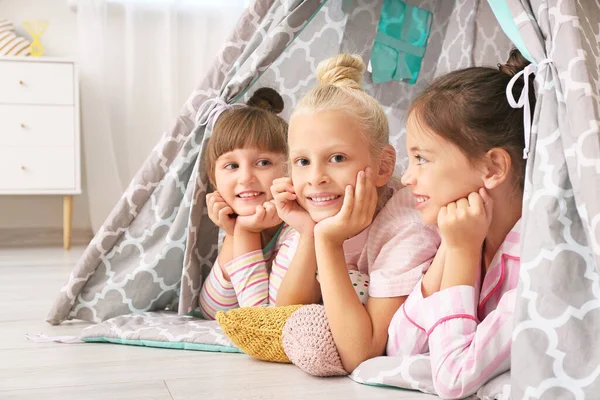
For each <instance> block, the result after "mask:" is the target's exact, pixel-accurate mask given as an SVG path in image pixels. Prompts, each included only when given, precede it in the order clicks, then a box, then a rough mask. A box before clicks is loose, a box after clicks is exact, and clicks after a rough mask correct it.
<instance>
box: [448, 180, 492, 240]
mask: <svg viewBox="0 0 600 400" xmlns="http://www.w3.org/2000/svg"><path fill="white" fill-rule="evenodd" d="M492 209H493V201H492V198H491V197H490V196H489V194H488V193H487V191H486V190H485V189H483V188H481V189H479V192H473V193H470V194H469V196H468V197H466V198H462V199H459V200H458V201H455V202H452V203H450V204H448V205H447V206H445V207H442V208H441V209H440V211H439V213H438V218H437V222H438V228H439V230H440V234H441V236H442V240H443V241H444V243H445V244H446V246H447V247H449V248H461V249H479V250H480V249H481V246H482V245H483V241H484V240H485V237H486V235H487V233H488V229H489V227H490V224H491V222H492Z"/></svg>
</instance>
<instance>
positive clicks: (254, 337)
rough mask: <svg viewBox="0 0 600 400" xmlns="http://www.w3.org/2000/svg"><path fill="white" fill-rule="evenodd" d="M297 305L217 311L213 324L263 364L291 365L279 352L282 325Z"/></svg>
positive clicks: (296, 308)
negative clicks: (268, 362) (217, 323)
mask: <svg viewBox="0 0 600 400" xmlns="http://www.w3.org/2000/svg"><path fill="white" fill-rule="evenodd" d="M300 307H302V306H301V305H294V306H286V307H273V308H264V307H247V308H236V309H233V310H229V311H227V312H226V313H224V312H222V311H219V312H218V313H217V316H216V317H217V321H218V322H219V324H220V325H221V328H222V329H223V332H225V334H226V335H227V336H228V337H229V339H231V341H232V342H233V343H234V344H235V345H236V346H237V347H239V348H240V350H242V351H243V352H244V353H246V354H248V355H249V356H252V357H256V358H258V359H260V360H264V361H273V362H280V363H291V361H290V359H289V358H288V356H286V354H285V352H284V351H283V344H282V332H283V326H284V325H285V323H286V321H287V320H288V319H289V318H290V316H291V315H292V314H293V313H294V312H295V311H296V310H298V309H299V308H300Z"/></svg>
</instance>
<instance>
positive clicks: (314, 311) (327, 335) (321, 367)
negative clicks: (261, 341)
mask: <svg viewBox="0 0 600 400" xmlns="http://www.w3.org/2000/svg"><path fill="white" fill-rule="evenodd" d="M282 341H283V349H284V351H285V354H286V355H287V356H288V357H289V359H290V361H291V362H292V363H293V364H294V365H296V366H297V367H298V368H300V369H301V370H303V371H304V372H306V373H308V374H310V375H314V376H344V375H348V372H346V370H345V369H344V367H343V366H342V360H341V358H340V355H339V353H338V350H337V347H336V346H335V342H334V341H333V335H332V333H331V329H329V323H328V322H327V316H326V315H325V307H324V306H322V305H319V304H313V305H309V306H303V307H301V308H300V309H299V310H298V311H296V312H295V313H294V314H292V316H291V317H290V318H289V319H288V321H287V322H286V323H285V325H284V327H283V340H282Z"/></svg>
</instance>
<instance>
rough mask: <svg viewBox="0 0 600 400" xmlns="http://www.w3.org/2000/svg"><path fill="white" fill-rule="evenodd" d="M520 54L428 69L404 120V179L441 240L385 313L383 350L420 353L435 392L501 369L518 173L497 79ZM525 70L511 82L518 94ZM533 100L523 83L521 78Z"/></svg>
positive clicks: (512, 119) (512, 131)
mask: <svg viewBox="0 0 600 400" xmlns="http://www.w3.org/2000/svg"><path fill="white" fill-rule="evenodd" d="M528 64H529V62H528V61H527V60H525V58H523V56H522V55H521V54H520V53H519V52H518V51H517V50H513V51H512V52H511V54H510V58H509V60H508V62H507V64H505V65H500V66H499V70H498V69H493V68H483V67H474V68H467V69H463V70H459V71H455V72H451V73H449V74H447V75H444V76H442V77H440V78H438V79H436V80H435V81H434V82H433V83H431V85H430V86H429V87H428V88H427V89H426V90H425V91H424V92H423V93H422V94H421V95H420V96H419V97H418V98H417V99H416V100H415V101H414V102H413V104H412V105H411V108H410V111H409V116H408V120H407V126H406V128H407V138H406V148H407V151H408V154H409V157H410V163H409V167H408V169H407V171H406V173H405V174H404V176H403V177H402V183H403V184H404V185H406V186H408V187H409V188H410V189H412V192H413V195H414V196H416V198H417V201H418V207H419V211H420V212H421V215H422V217H423V220H424V222H425V223H428V224H435V225H437V227H438V229H439V232H440V235H441V238H442V243H441V246H440V249H439V251H438V253H437V255H436V257H435V260H434V261H433V264H432V265H431V268H429V270H428V271H427V273H426V274H425V276H424V277H423V279H422V280H421V281H420V282H419V283H418V284H417V285H416V286H415V288H414V290H413V292H412V293H411V294H410V296H408V299H407V300H406V302H405V303H404V304H403V305H402V307H401V308H400V310H398V312H397V313H396V315H395V316H394V318H393V320H392V322H391V324H390V328H389V341H388V344H387V353H388V355H391V356H399V355H414V354H426V353H428V354H429V355H430V358H431V371H432V376H433V383H434V387H435V390H436V392H437V394H438V395H439V396H440V397H442V398H463V397H467V396H469V395H471V394H473V393H476V392H477V390H478V389H479V388H480V387H481V386H482V385H483V384H484V383H485V382H487V381H488V380H490V379H491V378H493V377H495V376H497V375H499V374H501V373H503V372H505V371H507V370H509V369H510V348H511V339H512V333H513V324H514V310H515V301H516V300H515V299H516V295H517V293H516V292H517V283H518V276H519V268H520V258H519V257H520V248H519V246H520V219H521V209H522V202H523V186H524V181H525V161H524V159H523V149H524V147H525V139H524V134H525V128H524V126H523V110H522V109H517V108H512V107H511V106H510V104H509V102H508V101H507V98H506V88H507V86H508V85H509V83H510V82H511V79H512V77H513V76H514V75H516V74H517V73H519V72H520V71H522V70H523V69H524V68H525V67H526V66H527V65H528ZM524 85H525V80H524V79H522V78H521V79H518V80H516V81H515V84H514V85H513V95H514V96H515V98H519V96H520V94H521V92H522V91H523V90H524ZM528 93H529V95H530V98H529V101H530V105H531V107H532V109H534V103H535V96H534V93H533V88H528Z"/></svg>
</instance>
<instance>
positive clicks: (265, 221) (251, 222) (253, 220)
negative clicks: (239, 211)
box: [236, 201, 281, 233]
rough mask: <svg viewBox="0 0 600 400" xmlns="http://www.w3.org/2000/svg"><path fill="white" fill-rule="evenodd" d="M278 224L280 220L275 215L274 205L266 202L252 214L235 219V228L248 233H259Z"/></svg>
mask: <svg viewBox="0 0 600 400" xmlns="http://www.w3.org/2000/svg"><path fill="white" fill-rule="evenodd" d="M280 223H281V218H279V215H277V209H276V208H275V204H274V203H273V202H272V201H267V202H265V203H263V205H262V206H256V211H255V212H254V214H252V215H246V216H239V217H237V221H236V228H239V229H244V230H246V231H248V232H254V233H260V232H262V231H264V230H265V229H268V228H273V227H274V226H277V225H279V224H280Z"/></svg>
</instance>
